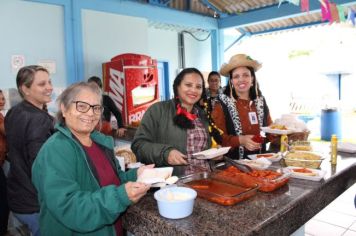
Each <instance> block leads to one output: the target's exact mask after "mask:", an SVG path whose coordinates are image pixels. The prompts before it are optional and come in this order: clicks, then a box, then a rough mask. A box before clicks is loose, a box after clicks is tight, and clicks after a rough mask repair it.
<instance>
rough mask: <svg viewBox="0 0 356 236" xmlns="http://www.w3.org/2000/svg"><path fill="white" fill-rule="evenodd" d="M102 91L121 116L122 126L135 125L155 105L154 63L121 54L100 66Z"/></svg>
mask: <svg viewBox="0 0 356 236" xmlns="http://www.w3.org/2000/svg"><path fill="white" fill-rule="evenodd" d="M102 66H103V84H104V85H103V89H104V91H105V92H107V93H108V95H109V96H110V97H111V98H112V99H113V100H114V102H115V104H116V106H117V107H118V108H119V110H120V111H121V113H122V117H123V122H124V125H133V126H135V125H137V124H138V123H139V121H141V119H142V117H143V114H144V113H145V111H146V110H147V108H148V107H149V106H151V105H152V104H153V103H155V102H157V101H158V99H159V94H158V74H157V61H156V60H154V59H152V58H151V57H149V56H146V55H139V54H130V53H127V54H121V55H118V56H116V57H113V58H112V59H111V61H109V62H106V63H103V65H102Z"/></svg>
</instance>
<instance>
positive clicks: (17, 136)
mask: <svg viewBox="0 0 356 236" xmlns="http://www.w3.org/2000/svg"><path fill="white" fill-rule="evenodd" d="M16 84H17V89H18V92H19V93H20V96H21V97H22V98H23V101H22V102H20V103H19V104H17V105H16V106H14V107H12V108H11V109H10V110H9V111H8V112H7V114H6V116H5V133H6V140H7V145H8V160H9V162H10V171H9V175H8V179H7V195H8V203H9V207H10V210H11V211H12V212H13V214H14V216H15V217H16V218H17V219H18V220H19V221H20V222H21V223H23V224H26V225H27V226H28V228H29V229H30V230H31V232H32V235H34V236H37V235H40V233H39V225H38V217H39V211H40V207H39V204H38V199H37V192H36V189H35V187H34V186H33V184H32V182H31V168H32V164H33V162H34V161H35V158H36V156H37V153H38V151H39V150H40V148H41V146H42V144H43V143H44V142H45V141H46V140H47V139H48V138H49V137H50V136H51V134H52V133H53V131H54V128H53V125H54V119H53V117H52V116H50V115H49V114H48V112H47V110H46V104H47V103H49V102H50V101H51V96H52V91H53V87H52V83H51V79H50V77H49V73H48V71H47V70H46V69H45V68H44V67H42V66H37V65H31V66H25V67H23V68H21V69H20V70H19V72H18V73H17V77H16Z"/></svg>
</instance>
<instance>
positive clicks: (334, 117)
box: [320, 108, 341, 141]
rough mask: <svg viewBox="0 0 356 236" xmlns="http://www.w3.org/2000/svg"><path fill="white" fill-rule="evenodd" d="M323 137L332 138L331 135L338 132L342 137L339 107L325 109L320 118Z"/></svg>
mask: <svg viewBox="0 0 356 236" xmlns="http://www.w3.org/2000/svg"><path fill="white" fill-rule="evenodd" d="M320 119H321V120H320V133H321V139H322V140H325V141H330V140H331V135H333V134H336V135H337V137H338V138H339V139H340V138H341V114H340V112H339V111H337V109H335V108H333V109H323V110H322V111H321V118H320Z"/></svg>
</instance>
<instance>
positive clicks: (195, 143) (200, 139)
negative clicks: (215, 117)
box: [185, 118, 209, 175]
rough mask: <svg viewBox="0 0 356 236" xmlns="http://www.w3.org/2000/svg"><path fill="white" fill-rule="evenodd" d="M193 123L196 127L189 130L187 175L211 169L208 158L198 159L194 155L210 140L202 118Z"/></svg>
mask: <svg viewBox="0 0 356 236" xmlns="http://www.w3.org/2000/svg"><path fill="white" fill-rule="evenodd" d="M193 124H194V128H193V129H188V130H187V157H188V162H189V165H188V166H187V168H186V169H185V174H186V175H188V174H193V173H196V172H199V171H203V170H207V171H208V170H209V164H208V162H207V161H206V160H198V159H196V158H193V157H192V154H193V153H196V152H201V151H203V150H204V148H205V147H206V145H207V142H208V133H207V131H206V129H205V127H204V125H203V123H202V121H201V120H200V118H197V119H195V120H194V121H193Z"/></svg>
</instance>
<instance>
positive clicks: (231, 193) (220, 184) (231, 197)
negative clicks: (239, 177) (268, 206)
mask: <svg viewBox="0 0 356 236" xmlns="http://www.w3.org/2000/svg"><path fill="white" fill-rule="evenodd" d="M178 185H182V186H185V187H189V188H192V189H194V190H195V191H197V193H198V197H201V198H204V199H206V200H208V201H211V202H214V203H217V204H220V205H223V206H231V205H235V204H236V203H238V202H241V201H243V200H246V199H248V198H250V197H252V196H254V195H256V193H257V189H258V185H257V184H254V185H250V186H245V185H243V183H239V182H238V181H236V182H234V183H226V182H224V181H220V180H218V179H214V178H213V177H212V173H211V172H200V173H196V174H192V175H188V176H184V177H182V178H181V179H180V180H179V182H178Z"/></svg>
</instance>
